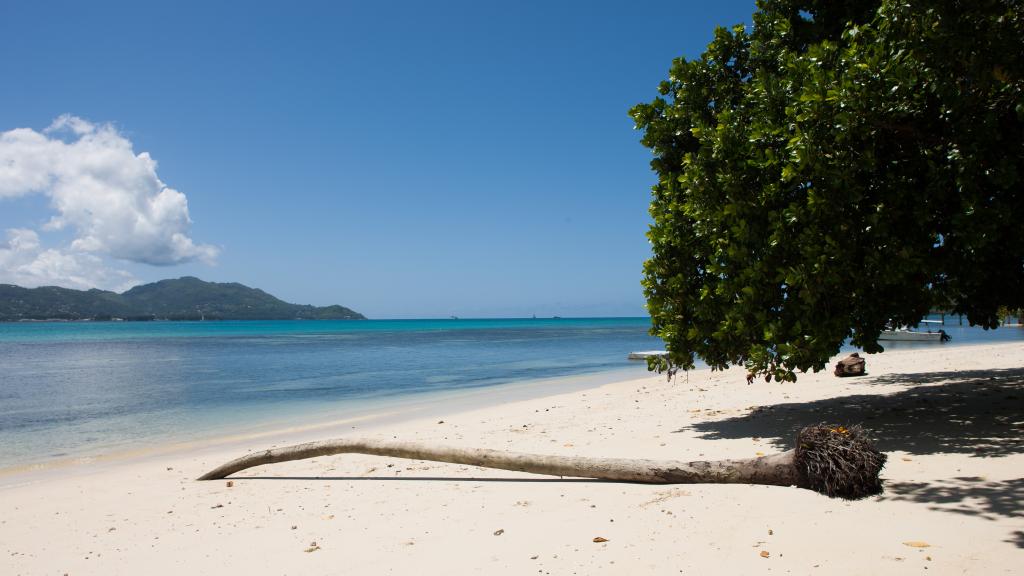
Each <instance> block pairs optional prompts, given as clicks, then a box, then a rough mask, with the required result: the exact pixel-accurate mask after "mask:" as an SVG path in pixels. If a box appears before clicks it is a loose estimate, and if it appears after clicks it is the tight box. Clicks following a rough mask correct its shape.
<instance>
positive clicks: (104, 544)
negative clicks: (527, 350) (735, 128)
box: [0, 343, 1024, 575]
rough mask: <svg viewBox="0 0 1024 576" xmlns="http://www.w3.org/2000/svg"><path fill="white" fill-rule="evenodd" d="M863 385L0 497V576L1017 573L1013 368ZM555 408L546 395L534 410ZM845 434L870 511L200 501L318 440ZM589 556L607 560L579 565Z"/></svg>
mask: <svg viewBox="0 0 1024 576" xmlns="http://www.w3.org/2000/svg"><path fill="white" fill-rule="evenodd" d="M868 371H869V375H867V376H865V377H860V378H847V379H838V378H835V377H834V376H833V375H832V374H831V373H830V372H823V373H820V374H807V375H802V376H801V377H800V380H799V382H797V383H796V384H778V383H774V382H772V383H766V382H764V381H759V382H756V383H754V384H753V385H747V384H746V382H745V378H744V373H743V372H742V370H730V371H725V372H711V371H707V370H704V371H695V372H691V373H689V374H688V375H680V376H679V377H678V378H677V379H676V380H675V381H673V382H667V381H666V380H665V379H664V378H663V377H660V376H653V375H652V376H647V377H644V378H640V379H630V380H625V381H617V382H612V383H608V384H604V385H602V386H600V387H596V388H590V389H586V390H578V389H577V390H572V391H568V392H563V393H558V394H554V395H544V394H545V392H544V390H543V389H539V388H537V389H535V390H534V393H533V397H530V398H517V399H509V398H508V397H502V396H500V395H497V396H495V397H494V398H490V399H488V398H487V395H486V394H481V395H479V396H478V401H476V402H475V404H474V403H473V402H462V403H453V404H451V405H445V404H444V403H443V402H441V401H439V403H438V404H437V405H435V406H433V407H431V408H430V409H429V410H425V409H424V410H421V411H419V412H411V413H410V414H411V415H410V416H409V417H408V418H402V417H399V416H395V417H391V418H380V419H377V420H374V419H372V418H370V419H365V420H359V421H346V422H339V423H337V424H335V425H331V426H320V427H316V428H311V429H290V430H282V431H280V432H270V433H267V434H263V435H261V436H259V437H251V438H235V439H227V440H224V441H220V442H211V443H205V444H195V445H191V446H187V447H177V448H174V449H168V450H165V451H162V452H159V453H150V454H144V455H138V456H134V457H129V458H121V459H112V460H110V461H102V462H93V463H91V464H80V465H68V466H61V467H54V468H49V469H44V470H36V471H21V472H16V473H11V472H8V473H7V474H6V475H4V476H3V477H2V478H0V480H2V481H0V574H12V575H13V574H19V575H21V574H24V575H29V574H33V575H34V574H69V575H80V574H186V573H187V574H296V575H299V574H390V573H394V574H412V573H418V574H485V573H486V574H527V573H531V574H533V573H536V574H750V573H775V574H908V573H928V574H1015V573H1016V574H1019V573H1020V569H1021V568H1020V567H1021V566H1024V504H1022V502H1024V416H1022V414H1024V347H1022V346H1021V345H1020V344H1019V343H1010V344H996V345H976V346H959V347H951V346H935V347H934V348H932V349H921V350H914V351H895V352H887V353H884V354H880V355H875V356H869V357H868ZM554 389H557V387H552V390H554ZM821 421H828V422H836V423H844V424H848V423H857V422H861V423H863V424H864V426H865V427H866V428H868V429H869V430H870V431H871V433H872V435H873V436H874V437H875V438H876V440H877V445H878V446H879V448H880V449H882V450H884V451H885V452H886V453H887V454H888V455H889V461H888V464H887V465H886V468H885V469H884V471H883V477H884V479H885V481H886V491H885V493H884V494H883V495H881V496H877V497H871V498H868V499H866V500H861V501H856V502H848V501H843V500H833V499H829V498H827V497H824V496H821V495H819V494H816V493H813V492H810V491H807V490H802V489H798V488H793V487H764V486H722V485H693V486H650V485H636V484H620V483H610V482H598V481H592V480H587V479H573V478H551V477H543V476H532V475H528V474H520V473H512V472H504V471H498V470H486V469H481V468H473V467H467V466H459V465H449V464H438V463H432V462H419V461H409V460H400V459H393V458H381V457H373V456H359V455H343V456H335V457H329V458H317V459H313V460H306V461H300V462H289V463H283V464H276V465H273V466H267V467H262V468H255V469H252V470H247V471H244V472H241V473H239V474H237V475H236V476H235V477H234V478H233V479H232V481H231V482H230V483H229V482H227V481H211V482H197V481H195V480H194V479H195V478H196V477H197V476H199V475H200V474H202V473H204V472H206V471H207V470H209V469H210V468H213V467H214V466H216V465H219V464H221V463H223V462H224V461H227V460H230V459H232V458H234V457H236V456H240V455H242V454H244V453H246V452H248V451H250V450H256V449H262V448H267V447H270V446H274V445H285V444H290V443H295V442H300V441H307V440H315V439H324V438H331V437H337V436H353V437H355V436H359V437H370V438H381V439H385V438H397V439H401V440H415V441H423V442H439V443H445V444H450V445H455V446H465V447H481V448H495V449H507V450H515V451H523V452H535V453H544V454H564V455H592V456H609V457H632V458H666V459H680V460H696V459H719V458H743V457H754V456H758V455H762V454H770V453H773V452H778V451H781V450H785V449H788V448H790V447H792V438H793V435H794V433H795V431H796V430H797V429H798V428H799V427H800V426H802V425H806V424H812V423H817V422H821ZM595 538H601V539H605V540H606V541H604V542H595V541H594V540H595Z"/></svg>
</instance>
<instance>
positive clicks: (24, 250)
mask: <svg viewBox="0 0 1024 576" xmlns="http://www.w3.org/2000/svg"><path fill="white" fill-rule="evenodd" d="M0 284H17V285H19V286H25V287H27V288H35V287H36V286H64V287H67V288H78V289H86V288H96V287H99V288H107V289H112V290H117V291H122V290H127V289H128V288H130V287H131V286H133V285H135V284H138V282H137V281H136V279H135V278H134V277H133V276H132V275H131V274H129V273H128V272H125V271H122V270H115V269H112V268H110V267H108V266H107V265H106V263H105V262H104V261H103V259H102V258H100V257H99V256H96V255H94V254H86V253H77V252H65V251H61V250H56V249H53V248H44V247H43V246H42V244H41V243H40V241H39V235H38V234H37V233H36V232H35V231H34V230H28V229H26V228H12V229H9V230H7V241H6V242H0Z"/></svg>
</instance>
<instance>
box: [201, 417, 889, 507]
mask: <svg viewBox="0 0 1024 576" xmlns="http://www.w3.org/2000/svg"><path fill="white" fill-rule="evenodd" d="M333 454H372V455H375V456H390V457H394V458H409V459H411V460H431V461H434V462H449V463H452V464H465V465H469V466H481V467H484V468H497V469H501V470H514V471H516V472H530V473H533V474H546V475H549V476H573V477H580V478H596V479H602V480H612V481H618V482H638V483H643V484H762V485H769V486H794V485H795V486H799V487H801V488H808V489H812V490H815V491H818V492H821V493H823V494H827V495H828V496H839V497H842V498H862V497H864V496H868V495H871V494H877V493H879V492H880V491H881V482H880V481H879V480H878V473H879V471H880V470H881V468H882V465H884V463H885V455H884V454H881V453H879V452H877V451H875V450H874V448H872V447H870V445H869V444H867V442H866V439H865V438H864V437H863V435H862V433H861V432H860V429H859V428H856V427H851V428H850V429H847V428H844V427H827V426H824V425H823V426H817V427H809V428H805V429H804V430H802V431H801V432H800V435H798V437H797V449H795V450H789V451H787V452H783V453H781V454H772V455H769V456H763V457H759V458H747V459H741V460H715V461H695V462H682V461H678V460H635V459H628V458H590V457H583V456H550V455H541V454H524V453H521V452H504V451H501V450H488V449H481V448H455V447H451V446H436V445H427V444H421V443H417V442H399V441H391V440H358V439H344V438H342V439H335V440H324V441H321V442H309V443H306V444H297V445H295V446H287V447H284V448H273V449H270V450H264V451H262V452H254V453H252V454H247V455H245V456H242V457H241V458H238V459H235V460H232V461H231V462H228V463H226V464H224V465H222V466H219V467H217V468H214V469H213V470H211V471H209V472H207V473H206V474H203V475H202V476H200V477H199V480H217V479H220V478H226V477H227V476H230V475H231V474H234V473H235V472H239V471H241V470H245V469H247V468H252V467H254V466H262V465H264V464H274V463H277V462H288V461H291V460H304V459H306V458H316V457H318V456H331V455H333Z"/></svg>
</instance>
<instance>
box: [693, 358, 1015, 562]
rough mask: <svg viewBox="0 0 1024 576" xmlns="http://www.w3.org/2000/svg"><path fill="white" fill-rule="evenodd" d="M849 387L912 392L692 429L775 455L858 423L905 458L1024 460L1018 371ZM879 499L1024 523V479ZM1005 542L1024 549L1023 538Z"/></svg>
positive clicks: (891, 492) (955, 483) (931, 485)
mask: <svg viewBox="0 0 1024 576" xmlns="http://www.w3.org/2000/svg"><path fill="white" fill-rule="evenodd" d="M852 382H856V383H857V384H860V385H863V386H865V387H870V386H872V385H878V384H901V385H907V386H912V387H911V388H908V389H906V390H903V391H900V392H895V393H891V394H855V395H852V396H842V397H838V398H828V399H824V400H815V401H812V402H793V403H784V404H775V405H772V406H761V407H759V408H758V409H755V410H754V411H752V412H751V413H750V414H748V415H746V416H740V417H736V418H727V419H724V420H717V421H713V422H698V423H695V424H692V425H689V426H686V427H684V428H682V429H680V430H677V432H683V431H687V430H694V431H696V432H698V433H700V437H701V438H705V439H709V440H717V439H722V438H749V437H752V436H761V437H763V438H765V440H766V441H768V442H770V443H771V444H773V445H774V446H775V447H777V448H778V449H780V450H788V449H789V448H792V447H793V441H794V439H795V436H796V431H797V430H799V429H800V428H802V427H804V426H808V425H811V424H817V423H819V422H830V423H838V424H856V423H862V424H863V425H864V427H865V428H867V429H868V430H869V431H870V434H871V436H872V437H873V438H874V440H875V444H876V446H878V448H879V449H880V450H883V451H886V452H890V451H894V450H902V451H904V452H908V453H910V454H919V455H928V454H944V453H945V454H970V455H971V456H973V457H1003V456H1008V455H1011V454H1020V453H1024V369H1021V368H1010V369H996V370H965V371H951V372H925V373H918V374H891V375H885V376H878V377H873V378H864V379H857V380H854V381H852ZM885 486H886V493H885V496H883V499H887V500H897V501H907V502H917V503H921V504H927V505H929V508H931V509H933V510H941V511H945V512H952V513H958V514H967V515H972V516H978V517H982V518H986V519H989V520H994V519H996V518H998V517H1003V518H1021V517H1024V478H1019V479H1015V480H1008V481H1003V482H992V481H987V480H985V479H984V478H977V477H957V478H951V479H948V480H942V481H935V482H921V483H917V482H887V483H886V485H885ZM1006 541H1007V542H1009V543H1011V544H1014V545H1016V546H1018V547H1021V548H1024V531H1017V532H1014V533H1013V534H1012V535H1011V536H1010V538H1009V539H1007V540H1006Z"/></svg>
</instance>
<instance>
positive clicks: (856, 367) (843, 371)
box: [836, 352, 867, 377]
mask: <svg viewBox="0 0 1024 576" xmlns="http://www.w3.org/2000/svg"><path fill="white" fill-rule="evenodd" d="M866 364H867V363H866V362H865V361H864V359H863V358H861V357H860V354H858V353H856V352H854V353H853V354H850V355H849V356H847V357H846V358H843V359H842V360H840V361H839V362H837V363H836V376H840V377H842V376H861V375H863V374H864V367H865V365H866Z"/></svg>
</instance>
